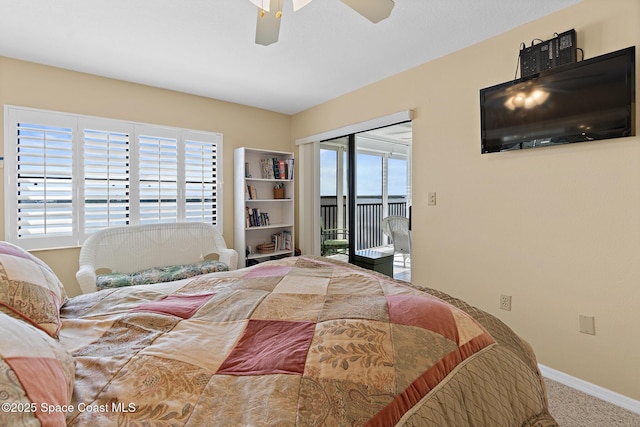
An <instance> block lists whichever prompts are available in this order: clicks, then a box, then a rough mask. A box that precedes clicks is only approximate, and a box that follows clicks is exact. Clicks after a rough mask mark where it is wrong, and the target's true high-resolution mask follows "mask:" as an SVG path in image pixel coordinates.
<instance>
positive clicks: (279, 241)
mask: <svg viewBox="0 0 640 427" xmlns="http://www.w3.org/2000/svg"><path fill="white" fill-rule="evenodd" d="M291 237H292V236H291V231H289V230H282V231H281V232H279V233H274V234H272V235H271V242H272V243H273V244H274V245H275V247H276V250H278V251H290V250H291V248H292V247H293V244H292V242H291V240H292V239H291Z"/></svg>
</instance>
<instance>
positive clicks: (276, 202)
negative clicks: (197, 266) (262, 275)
mask: <svg viewBox="0 0 640 427" xmlns="http://www.w3.org/2000/svg"><path fill="white" fill-rule="evenodd" d="M293 158H294V157H293V153H289V152H282V151H272V150H261V149H253V148H246V147H241V148H237V149H236V150H235V151H234V236H235V237H234V243H235V244H234V248H235V250H236V251H238V268H241V267H245V266H246V264H247V261H248V260H256V261H258V262H262V261H266V260H268V259H270V258H271V257H274V256H290V255H293V253H294V241H295V239H294V238H295V236H294V186H293V185H294V176H295V175H294V174H293V171H295V164H294V162H293ZM265 159H277V160H278V161H281V160H282V161H283V162H284V164H285V165H287V172H288V175H287V176H286V177H285V178H276V177H273V178H272V177H265V175H264V173H263V165H262V164H261V161H263V160H265ZM271 164H273V162H271ZM278 164H279V163H278ZM289 170H290V172H289ZM276 185H279V186H282V188H283V189H284V198H282V199H276V198H275V197H274V191H273V190H274V187H275V186H276ZM249 186H251V187H253V188H254V189H255V195H254V197H255V198H251V194H250V193H249V190H248V188H249ZM248 212H250V213H254V215H251V216H253V218H254V221H251V220H250V219H248V216H247V213H248ZM257 212H259V213H260V214H261V220H262V221H261V222H260V220H257V215H256V214H255V213H257ZM263 214H267V215H268V218H269V222H268V224H267V223H265V217H264V215H263ZM287 234H288V236H287ZM273 235H280V236H282V237H283V239H282V240H288V241H289V244H288V245H286V242H282V243H281V244H279V245H278V246H279V247H277V248H275V250H274V251H273V252H268V253H258V250H257V246H258V245H259V244H261V243H270V242H271V241H272V236H273ZM285 238H286V239H285ZM248 248H251V253H249V254H247V249H248Z"/></svg>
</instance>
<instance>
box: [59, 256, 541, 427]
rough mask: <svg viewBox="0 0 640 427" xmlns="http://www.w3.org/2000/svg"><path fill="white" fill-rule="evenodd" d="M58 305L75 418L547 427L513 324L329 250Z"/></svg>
mask: <svg viewBox="0 0 640 427" xmlns="http://www.w3.org/2000/svg"><path fill="white" fill-rule="evenodd" d="M61 314H62V319H63V320H62V321H63V328H62V331H61V338H60V340H61V343H62V344H64V345H65V347H66V348H67V350H68V351H69V352H70V353H71V354H72V355H73V357H74V359H75V361H76V366H77V367H76V369H77V372H78V374H77V377H76V387H75V392H74V398H73V401H72V404H73V408H74V410H73V411H72V412H70V413H69V414H68V415H67V422H68V424H69V425H72V426H79V425H100V426H120V425H172V426H180V425H184V426H202V425H229V426H245V425H251V426H274V425H277V426H293V425H298V426H321V425H345V426H346V425H349V426H360V425H369V426H391V425H438V426H448V425H450V426H459V425H495V426H501V425H504V426H513V425H529V426H533V425H537V426H551V425H554V422H553V418H551V417H550V416H549V415H548V411H547V410H546V401H545V394H544V388H543V385H542V381H541V378H540V377H539V374H538V372H537V368H536V367H535V363H533V365H532V364H531V361H532V360H534V361H535V358H533V356H532V354H531V352H530V350H529V349H528V347H527V346H526V345H524V344H523V345H521V346H518V345H517V343H518V342H521V340H520V339H519V338H518V337H517V336H516V335H515V334H513V332H511V331H510V330H508V328H506V327H505V326H504V324H502V323H501V322H499V321H497V319H495V321H492V322H486V319H487V318H485V317H483V323H484V324H485V325H488V328H485V326H483V325H481V324H480V323H479V322H478V321H476V320H475V319H474V318H473V317H472V316H471V315H469V314H468V313H467V312H466V311H465V310H464V309H461V308H457V307H455V306H454V305H452V304H449V303H447V302H445V301H444V300H443V299H442V298H441V297H436V296H434V295H432V294H430V293H429V292H426V291H424V290H420V289H416V288H414V287H411V286H408V285H406V284H403V283H402V282H397V281H394V280H392V279H390V278H389V277H387V276H384V275H381V274H378V273H375V272H371V271H368V270H364V269H360V268H358V267H353V266H350V265H348V264H345V263H340V262H338V261H331V260H328V259H325V258H315V257H290V258H285V259H281V260H276V261H269V262H265V263H261V264H258V265H256V266H253V267H249V268H245V269H241V270H236V271H230V272H224V273H217V274H215V275H202V276H198V277H195V278H192V279H186V280H181V281H178V282H169V283H159V284H154V285H146V286H132V287H126V288H119V289H107V290H103V291H100V292H95V293H91V294H85V295H81V296H78V297H75V298H72V299H71V300H70V301H69V302H68V303H67V304H66V305H65V306H64V307H63V309H62V312H61ZM489 330H495V334H496V336H499V337H500V338H501V340H502V339H503V338H504V337H506V338H504V341H505V343H506V344H504V345H503V344H502V343H501V342H498V341H496V340H495V339H494V338H493V336H492V335H493V333H494V332H492V333H491V334H490V333H489ZM501 331H502V332H501ZM516 350H517V351H516ZM496 361H500V362H499V363H498V362H496ZM461 373H462V374H461ZM496 378H501V380H500V382H497V380H496ZM486 384H490V385H491V388H490V389H487V386H486ZM503 390H504V391H505V392H504V393H503V392H502V391H503ZM445 401H446V402H449V403H447V404H446V405H444V404H442V403H443V402H445ZM83 405H85V406H86V405H90V407H95V408H97V410H95V411H91V412H89V411H82V410H79V409H78V408H81V407H83ZM425 408H428V410H427V411H426V412H425ZM432 408H433V409H432ZM431 416H434V417H437V418H434V419H437V423H431V421H428V419H429V417H431ZM443 420H444V421H443Z"/></svg>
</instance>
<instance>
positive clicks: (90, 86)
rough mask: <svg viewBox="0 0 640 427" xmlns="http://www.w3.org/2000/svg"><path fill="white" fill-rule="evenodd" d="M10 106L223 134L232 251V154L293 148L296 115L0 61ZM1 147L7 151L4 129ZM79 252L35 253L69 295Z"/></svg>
mask: <svg viewBox="0 0 640 427" xmlns="http://www.w3.org/2000/svg"><path fill="white" fill-rule="evenodd" d="M6 104H10V105H19V106H24V107H32V108H41V109H47V110H55V111H64V112H70V113H77V114H86V115H92V116H100V117H109V118H115V119H122V120H131V121H135V122H143V123H151V124H159V125H166V126H176V127H183V128H188V129H199V130H205V131H212V132H221V133H222V134H223V135H224V143H223V144H224V145H223V156H224V163H223V169H224V170H223V179H224V187H223V192H224V194H223V197H224V208H223V209H224V211H223V227H224V230H223V234H224V237H225V240H226V242H227V245H229V246H230V247H232V246H233V150H234V149H235V148H237V147H242V146H248V147H256V148H269V149H274V150H283V151H286V150H290V148H291V145H290V128H291V117H290V116H287V115H284V114H278V113H273V112H269V111H265V110H260V109H256V108H250V107H245V106H241V105H237V104H231V103H227V102H222V101H216V100H212V99H208V98H202V97H197V96H192V95H186V94H182V93H178V92H172V91H168V90H163V89H156V88H151V87H148V86H142V85H137V84H132V83H126V82H122V81H118V80H112V79H106V78H101V77H96V76H92V75H88V74H82V73H75V72H71V71H66V70H62V69H58V68H52V67H46V66H42V65H37V64H33V63H29V62H23V61H16V60H12V59H8V58H3V57H0V105H6ZM3 120H4V115H3V114H0V129H4V122H3ZM0 146H1V147H2V152H4V131H3V132H1V133H0ZM5 155H6V154H5ZM0 179H1V180H2V181H1V182H2V183H3V184H2V185H1V186H0V188H1V190H0V191H1V192H2V194H0V206H1V208H0V223H1V224H2V226H0V236H2V237H4V176H2V177H1V178H0ZM78 253H79V249H78V248H67V249H61V250H50V251H34V254H35V255H37V256H38V257H40V258H42V259H43V260H44V261H45V262H47V263H48V264H49V265H50V266H51V267H52V268H53V270H54V271H55V272H56V274H57V275H58V276H59V277H60V279H61V280H62V282H63V283H64V284H65V287H66V288H67V291H68V293H69V294H70V295H75V294H77V293H79V292H80V290H79V287H78V284H77V282H76V279H75V272H76V271H77V269H78Z"/></svg>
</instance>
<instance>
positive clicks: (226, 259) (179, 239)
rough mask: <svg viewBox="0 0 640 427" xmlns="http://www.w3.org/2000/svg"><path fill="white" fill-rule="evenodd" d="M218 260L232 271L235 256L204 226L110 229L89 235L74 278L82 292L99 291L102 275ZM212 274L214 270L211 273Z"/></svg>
mask: <svg viewBox="0 0 640 427" xmlns="http://www.w3.org/2000/svg"><path fill="white" fill-rule="evenodd" d="M212 258H213V259H216V258H217V259H218V261H220V262H221V263H224V265H225V268H228V269H229V270H235V269H236V268H237V263H238V253H237V252H236V251H235V250H233V249H228V248H227V245H226V243H225V241H224V238H223V237H222V235H221V234H220V232H219V231H218V230H217V229H216V228H215V227H214V226H212V225H210V224H205V223H191V222H185V223H172V224H151V225H137V226H127V227H113V228H108V229H105V230H101V231H98V232H96V233H95V234H92V235H91V236H90V237H89V238H88V239H87V240H86V241H85V243H84V245H83V246H82V248H81V249H80V258H79V264H80V269H79V270H78V272H77V273H76V279H77V280H78V283H79V285H80V289H81V290H82V292H83V293H89V292H94V291H96V290H98V287H97V286H96V280H97V278H98V275H99V274H102V273H115V272H118V273H126V274H130V273H131V274H133V273H137V272H141V271H144V270H148V269H153V268H158V267H169V266H178V265H196V264H201V263H203V262H204V261H205V260H208V259H212ZM214 271H215V270H214Z"/></svg>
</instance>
